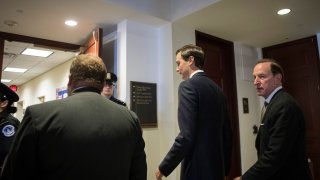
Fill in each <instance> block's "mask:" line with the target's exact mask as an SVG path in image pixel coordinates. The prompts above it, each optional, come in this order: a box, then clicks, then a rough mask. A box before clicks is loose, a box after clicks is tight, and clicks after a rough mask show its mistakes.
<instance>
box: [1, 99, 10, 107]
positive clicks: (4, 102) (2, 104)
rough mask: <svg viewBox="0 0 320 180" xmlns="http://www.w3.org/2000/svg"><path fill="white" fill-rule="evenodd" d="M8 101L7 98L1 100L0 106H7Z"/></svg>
mask: <svg viewBox="0 0 320 180" xmlns="http://www.w3.org/2000/svg"><path fill="white" fill-rule="evenodd" d="M8 103H9V101H8V100H4V101H1V103H0V107H1V108H5V107H7V106H8Z"/></svg>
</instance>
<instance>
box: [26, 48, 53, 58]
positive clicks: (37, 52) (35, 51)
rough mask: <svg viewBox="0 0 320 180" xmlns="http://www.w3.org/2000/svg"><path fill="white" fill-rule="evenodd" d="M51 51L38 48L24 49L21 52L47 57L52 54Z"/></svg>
mask: <svg viewBox="0 0 320 180" xmlns="http://www.w3.org/2000/svg"><path fill="white" fill-rule="evenodd" d="M52 53H53V52H52V51H46V50H40V49H31V48H27V49H25V50H24V51H23V52H22V53H21V54H23V55H29V56H39V57H48V56H50V55H51V54H52Z"/></svg>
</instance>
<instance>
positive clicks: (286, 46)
mask: <svg viewBox="0 0 320 180" xmlns="http://www.w3.org/2000/svg"><path fill="white" fill-rule="evenodd" d="M262 51H263V57H264V58H272V59H275V60H277V61H278V62H279V63H280V65H281V66H282V67H283V69H284V72H285V73H284V80H285V82H284V85H283V86H284V88H285V89H286V91H287V92H288V93H289V94H291V95H292V96H293V97H294V98H295V99H296V100H297V101H298V103H299V104H300V107H301V108H302V111H303V113H304V116H305V121H306V146H307V147H306V150H307V156H308V158H309V159H310V160H311V162H312V163H313V173H314V179H315V180H320V171H318V170H319V169H320V151H319V149H320V62H319V52H318V44H317V37H316V36H312V37H308V38H304V39H300V40H296V41H292V42H288V43H283V44H279V45H275V46H271V47H265V48H263V49H262Z"/></svg>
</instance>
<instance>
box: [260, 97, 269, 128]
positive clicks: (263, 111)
mask: <svg viewBox="0 0 320 180" xmlns="http://www.w3.org/2000/svg"><path fill="white" fill-rule="evenodd" d="M267 106H268V103H267V102H266V101H265V102H264V105H263V106H262V109H261V116H260V122H261V124H263V122H262V120H263V117H264V113H265V112H266V109H267Z"/></svg>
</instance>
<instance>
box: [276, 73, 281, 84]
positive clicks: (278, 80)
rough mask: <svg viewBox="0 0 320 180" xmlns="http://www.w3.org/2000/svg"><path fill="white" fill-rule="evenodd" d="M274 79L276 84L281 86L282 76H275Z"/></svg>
mask: <svg viewBox="0 0 320 180" xmlns="http://www.w3.org/2000/svg"><path fill="white" fill-rule="evenodd" d="M275 78H276V80H277V84H282V75H281V74H276V75H275Z"/></svg>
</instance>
